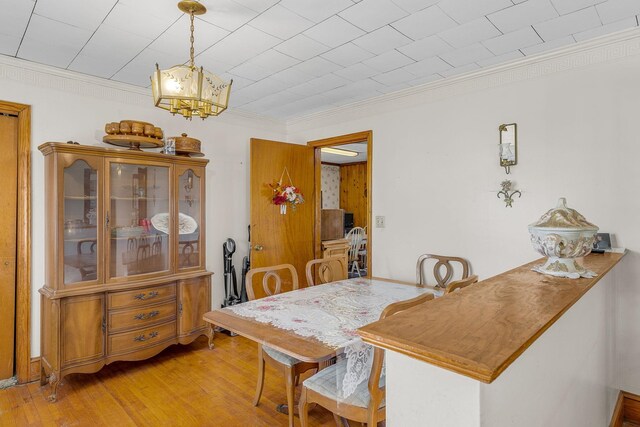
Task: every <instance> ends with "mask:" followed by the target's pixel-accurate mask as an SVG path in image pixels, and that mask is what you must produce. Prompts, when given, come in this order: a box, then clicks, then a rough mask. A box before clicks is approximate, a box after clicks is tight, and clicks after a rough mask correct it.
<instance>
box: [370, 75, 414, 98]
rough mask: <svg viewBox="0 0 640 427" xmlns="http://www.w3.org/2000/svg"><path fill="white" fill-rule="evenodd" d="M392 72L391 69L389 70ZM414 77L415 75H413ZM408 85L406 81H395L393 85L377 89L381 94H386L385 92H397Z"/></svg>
mask: <svg viewBox="0 0 640 427" xmlns="http://www.w3.org/2000/svg"><path fill="white" fill-rule="evenodd" d="M391 72H392V73H393V71H391ZM414 77H415V76H414ZM409 87H410V86H409V85H408V84H407V83H402V82H401V83H396V84H394V85H391V86H383V87H381V88H379V89H378V92H380V93H382V94H386V93H393V92H397V91H399V90H403V89H407V88H409Z"/></svg>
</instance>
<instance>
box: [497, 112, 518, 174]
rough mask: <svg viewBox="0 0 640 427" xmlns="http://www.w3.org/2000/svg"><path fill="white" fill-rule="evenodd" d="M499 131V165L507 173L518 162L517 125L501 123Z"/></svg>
mask: <svg viewBox="0 0 640 427" xmlns="http://www.w3.org/2000/svg"><path fill="white" fill-rule="evenodd" d="M498 130H499V131H500V166H502V167H503V168H504V170H505V172H507V174H509V173H510V172H511V166H515V165H517V164H518V125H517V124H515V123H509V124H506V125H505V124H502V125H500V126H499V127H498Z"/></svg>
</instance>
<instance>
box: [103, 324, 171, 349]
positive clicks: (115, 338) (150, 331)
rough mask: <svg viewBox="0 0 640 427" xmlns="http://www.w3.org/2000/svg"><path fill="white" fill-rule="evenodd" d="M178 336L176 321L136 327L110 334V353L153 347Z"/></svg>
mask: <svg viewBox="0 0 640 427" xmlns="http://www.w3.org/2000/svg"><path fill="white" fill-rule="evenodd" d="M175 337H176V322H175V321H173V322H168V323H164V324H162V325H157V326H150V327H148V328H143V329H136V330H135V331H130V332H122V333H120V334H110V335H109V338H108V351H109V354H110V355H114V354H119V353H129V352H131V351H134V350H138V349H141V348H145V347H151V346H154V345H156V344H160V343H161V342H163V341H167V340H170V339H173V338H175Z"/></svg>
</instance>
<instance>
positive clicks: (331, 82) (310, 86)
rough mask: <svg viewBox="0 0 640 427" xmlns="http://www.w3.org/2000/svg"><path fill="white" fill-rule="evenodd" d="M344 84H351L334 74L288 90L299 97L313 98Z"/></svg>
mask: <svg viewBox="0 0 640 427" xmlns="http://www.w3.org/2000/svg"><path fill="white" fill-rule="evenodd" d="M346 84H351V81H349V80H347V79H343V78H342V77H339V76H336V75H335V74H326V75H324V76H322V77H318V78H315V79H313V80H311V81H309V82H307V83H302V84H301V85H298V86H294V87H292V88H290V89H289V90H290V91H291V92H294V93H298V94H300V95H304V96H313V95H317V94H319V93H324V92H327V91H330V90H331V89H335V88H337V87H341V86H345V85H346Z"/></svg>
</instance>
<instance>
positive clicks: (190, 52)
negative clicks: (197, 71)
mask: <svg viewBox="0 0 640 427" xmlns="http://www.w3.org/2000/svg"><path fill="white" fill-rule="evenodd" d="M189 15H190V16H191V37H190V38H189V40H190V41H191V49H190V51H189V55H190V58H191V69H194V68H196V64H195V60H194V59H193V52H194V51H193V42H194V40H195V39H194V38H193V30H194V26H193V11H191V13H190V14H189Z"/></svg>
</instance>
